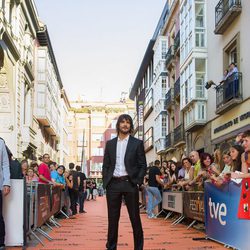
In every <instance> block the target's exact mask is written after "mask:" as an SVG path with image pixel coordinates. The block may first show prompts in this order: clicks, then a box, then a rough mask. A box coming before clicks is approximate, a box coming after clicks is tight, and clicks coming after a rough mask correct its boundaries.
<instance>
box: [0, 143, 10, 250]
mask: <svg viewBox="0 0 250 250" xmlns="http://www.w3.org/2000/svg"><path fill="white" fill-rule="evenodd" d="M9 192H10V166H9V158H8V154H7V151H6V147H5V143H4V141H3V140H2V139H0V249H1V250H2V249H4V237H5V225H4V220H3V211H2V208H3V197H2V195H4V196H6V195H8V194H9Z"/></svg>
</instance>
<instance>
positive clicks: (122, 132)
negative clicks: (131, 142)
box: [119, 128, 130, 135]
mask: <svg viewBox="0 0 250 250" xmlns="http://www.w3.org/2000/svg"><path fill="white" fill-rule="evenodd" d="M119 134H123V135H128V134H130V129H128V130H126V131H123V130H122V129H120V128H119Z"/></svg>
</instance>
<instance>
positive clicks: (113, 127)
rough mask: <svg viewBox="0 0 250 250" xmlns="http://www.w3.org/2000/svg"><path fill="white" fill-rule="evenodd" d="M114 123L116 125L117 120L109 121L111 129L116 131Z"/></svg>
mask: <svg viewBox="0 0 250 250" xmlns="http://www.w3.org/2000/svg"><path fill="white" fill-rule="evenodd" d="M116 123H117V120H113V121H111V128H112V129H116Z"/></svg>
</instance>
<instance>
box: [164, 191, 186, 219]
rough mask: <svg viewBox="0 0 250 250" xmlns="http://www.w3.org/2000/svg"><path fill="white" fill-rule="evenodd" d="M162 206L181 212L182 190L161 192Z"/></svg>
mask: <svg viewBox="0 0 250 250" xmlns="http://www.w3.org/2000/svg"><path fill="white" fill-rule="evenodd" d="M162 208H163V209H166V210H169V211H173V212H176V213H180V214H182V213H183V192H163V195H162Z"/></svg>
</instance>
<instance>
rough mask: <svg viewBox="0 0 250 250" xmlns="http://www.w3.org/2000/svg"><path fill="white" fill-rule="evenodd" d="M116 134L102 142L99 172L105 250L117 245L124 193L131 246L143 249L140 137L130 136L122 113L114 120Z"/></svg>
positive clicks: (127, 120)
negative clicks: (104, 205)
mask: <svg viewBox="0 0 250 250" xmlns="http://www.w3.org/2000/svg"><path fill="white" fill-rule="evenodd" d="M116 130H117V134H118V137H116V138H114V139H112V140H110V141H108V142H107V144H106V149H105V154H104V160H103V167H102V176H103V186H104V188H106V190H107V192H106V196H107V205H108V240H107V244H106V247H107V249H108V250H116V249H117V238H118V224H119V219H120V210H121V203H122V197H124V199H125V202H126V206H127V210H128V213H129V218H130V221H131V224H132V227H133V235H134V249H135V250H142V249H143V231H142V225H141V219H140V210H139V191H138V186H139V185H141V184H142V183H143V178H144V175H145V173H146V167H147V163H146V157H145V151H144V145H143V142H142V141H141V140H138V139H136V138H134V137H132V136H131V134H132V132H133V121H132V118H131V117H130V116H129V115H127V114H123V115H121V116H119V118H118V120H117V124H116Z"/></svg>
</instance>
